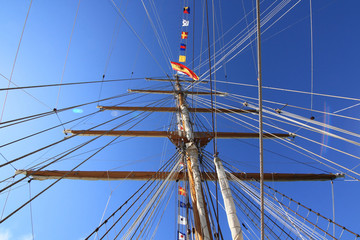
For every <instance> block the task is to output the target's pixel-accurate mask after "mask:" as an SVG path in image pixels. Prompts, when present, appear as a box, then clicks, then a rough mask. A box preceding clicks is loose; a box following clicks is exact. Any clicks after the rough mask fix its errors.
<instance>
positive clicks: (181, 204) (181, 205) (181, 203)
mask: <svg viewBox="0 0 360 240" xmlns="http://www.w3.org/2000/svg"><path fill="white" fill-rule="evenodd" d="M179 206H180V207H182V208H186V203H184V202H182V201H179ZM189 208H190V209H192V206H190V204H189Z"/></svg>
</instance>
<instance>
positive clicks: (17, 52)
mask: <svg viewBox="0 0 360 240" xmlns="http://www.w3.org/2000/svg"><path fill="white" fill-rule="evenodd" d="M31 6H32V0H31V1H30V4H29V8H28V11H27V13H26V17H25V22H24V26H23V28H22V31H21V36H20V40H19V44H18V47H17V49H16V54H15V59H14V62H13V66H12V69H11V73H10V78H9V83H8V88H9V87H10V84H11V81H12V77H13V74H14V69H15V64H16V60H17V57H18V54H19V50H20V46H21V42H22V38H23V36H24V31H25V27H26V23H27V20H28V17H29V13H30V9H31ZM8 93H9V92H8V91H6V94H5V99H4V104H3V107H2V110H1V116H0V123H1V122H2V119H3V116H4V110H5V105H6V100H7V96H8Z"/></svg>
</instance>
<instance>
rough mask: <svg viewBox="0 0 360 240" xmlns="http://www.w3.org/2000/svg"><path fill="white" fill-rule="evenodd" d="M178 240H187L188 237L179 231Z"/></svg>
mask: <svg viewBox="0 0 360 240" xmlns="http://www.w3.org/2000/svg"><path fill="white" fill-rule="evenodd" d="M178 239H179V240H186V235H185V234H183V233H182V232H180V231H178Z"/></svg>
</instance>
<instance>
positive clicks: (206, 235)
mask: <svg viewBox="0 0 360 240" xmlns="http://www.w3.org/2000/svg"><path fill="white" fill-rule="evenodd" d="M176 80H177V81H176V83H175V90H176V92H177V93H178V94H177V100H178V104H179V111H180V114H181V121H182V124H183V127H184V131H185V135H186V138H187V139H188V141H189V142H188V143H186V144H185V152H186V154H187V156H188V159H189V161H190V164H191V166H189V167H190V169H191V172H192V177H193V188H194V190H195V195H193V194H194V193H193V191H192V192H191V193H192V198H193V197H195V198H196V207H197V212H198V215H199V220H200V227H201V229H200V233H201V236H202V239H204V240H212V239H213V238H212V234H211V230H210V224H209V219H208V215H207V211H206V206H205V200H204V195H203V190H202V186H201V175H200V170H199V159H198V156H199V151H198V148H197V146H196V143H195V141H194V140H195V139H194V131H193V128H192V125H191V122H190V115H189V111H188V108H187V105H186V102H185V97H184V94H183V93H182V89H181V85H180V83H179V81H178V76H176ZM191 172H190V173H191ZM190 173H189V174H190ZM191 183H192V181H191V182H190V184H191ZM195 220H196V218H195ZM198 230H199V229H197V231H198Z"/></svg>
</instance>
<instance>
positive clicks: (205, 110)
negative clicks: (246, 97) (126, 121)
mask: <svg viewBox="0 0 360 240" xmlns="http://www.w3.org/2000/svg"><path fill="white" fill-rule="evenodd" d="M97 108H100V109H101V110H119V111H144V112H176V111H178V110H179V109H178V108H176V107H125V106H124V107H116V106H97ZM214 110H216V112H217V113H257V112H258V111H257V110H255V109H238V108H233V109H232V108H230V109H227V108H217V109H213V111H214ZM188 111H189V112H198V113H211V112H212V111H211V108H188Z"/></svg>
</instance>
